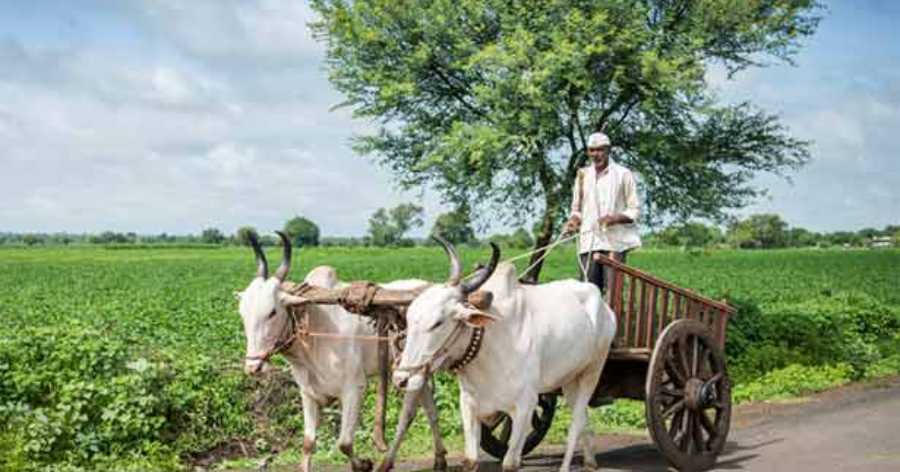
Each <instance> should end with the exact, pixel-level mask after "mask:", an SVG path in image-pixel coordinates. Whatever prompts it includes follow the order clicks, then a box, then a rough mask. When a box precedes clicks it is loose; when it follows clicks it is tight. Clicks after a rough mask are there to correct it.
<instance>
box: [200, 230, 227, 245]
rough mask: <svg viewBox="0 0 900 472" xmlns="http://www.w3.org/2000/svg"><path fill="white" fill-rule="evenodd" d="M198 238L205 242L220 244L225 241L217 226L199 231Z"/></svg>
mask: <svg viewBox="0 0 900 472" xmlns="http://www.w3.org/2000/svg"><path fill="white" fill-rule="evenodd" d="M200 240H201V241H203V242H204V243H206V244H222V243H223V242H225V235H224V234H222V230H220V229H219V228H206V229H204V230H203V232H202V233H200Z"/></svg>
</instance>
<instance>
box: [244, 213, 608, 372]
mask: <svg viewBox="0 0 900 472" xmlns="http://www.w3.org/2000/svg"><path fill="white" fill-rule="evenodd" d="M585 233H591V234H593V230H590V231H583V232H580V233H571V234H568V233H561V234H560V235H559V237H557V238H556V239H555V240H554V241H553V242H551V243H549V244H545V245H544V246H541V247H538V248H535V249H532V250H530V251H526V252H523V253H521V254H518V255H516V256H513V257H509V258H507V259H504V260H503V261H502V262H507V263H508V262H514V261H517V260H519V259H523V258H526V257H530V256H532V255H534V254H536V253H538V252H540V251H544V253H543V254H541V256H540V257H538V258H537V259H536V260H535V261H534V262H532V263H531V264H530V265H529V266H528V267H526V268H525V270H523V271H522V273H521V274H519V277H520V278H521V277H522V276H523V275H525V274H526V273H528V271H530V270H531V269H533V268H534V267H535V266H537V265H538V264H540V263H541V262H542V261H543V260H544V259H545V258H546V257H547V256H548V255H550V252H551V251H552V250H553V249H554V248H556V246H559V245H560V244H563V243H565V242H568V241H571V240H572V239H575V238H580V237H581V235H582V234H585ZM567 234H568V235H567ZM579 267H581V269H582V272H584V271H585V269H584V267H583V266H582V264H581V261H580V260H579ZM476 273H477V270H476V271H473V272H472V273H470V274H468V275H466V276H465V277H464V279H469V278H471V277H472V276H474V275H475V274H476ZM301 290H302V289H301ZM294 310H295V308H292V307H289V308H288V309H287V316H288V324H287V327H286V329H285V330H284V331H282V333H289V334H288V335H287V336H286V337H285V336H284V335H283V334H282V335H280V336H279V337H280V338H282V339H280V340H279V341H277V342H276V343H275V346H273V347H272V348H271V349H269V350H268V351H266V352H264V353H263V354H260V355H253V356H245V359H247V360H259V361H261V362H260V365H262V364H263V363H265V362H268V360H269V359H271V358H272V356H274V355H276V354H279V353H281V352H283V351H284V350H286V349H288V348H290V347H291V346H292V345H293V344H294V342H295V341H296V340H297V339H303V338H323V339H334V340H340V341H374V342H382V341H384V342H391V341H393V340H394V339H395V336H377V335H363V334H335V333H324V332H315V331H309V330H308V329H306V328H304V327H302V326H301V327H298V325H300V323H299V322H298V321H297V318H296V314H295V311H294ZM462 325H463V323H462V322H460V323H459V325H457V328H455V329H454V331H453V332H452V333H451V334H450V336H448V337H447V338H446V339H445V340H444V343H442V344H441V347H440V348H439V349H438V350H437V351H435V353H434V354H432V355H431V356H429V360H428V361H426V362H425V363H423V364H420V365H418V366H413V367H409V368H406V369H404V370H409V371H415V370H418V369H421V368H430V364H431V362H432V361H433V360H434V359H435V358H436V357H437V356H438V355H442V354H445V352H443V351H445V350H446V349H448V347H449V346H450V345H452V344H453V343H454V342H456V340H457V339H458V338H459V336H460V335H461V334H462V331H463V330H462V329H458V328H460V327H462ZM483 336H484V329H483V328H474V332H473V334H472V336H471V338H470V340H469V345H468V347H467V348H466V352H465V354H464V355H463V357H462V358H461V359H459V360H457V361H455V362H454V364H453V365H452V366H451V367H452V368H451V370H453V371H457V372H458V371H459V370H460V369H462V368H463V367H464V366H465V365H467V364H468V363H469V362H471V361H472V359H474V357H475V356H476V355H477V354H478V351H479V350H480V348H481V342H482V340H483Z"/></svg>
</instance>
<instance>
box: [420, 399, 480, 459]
mask: <svg viewBox="0 0 900 472" xmlns="http://www.w3.org/2000/svg"><path fill="white" fill-rule="evenodd" d="M419 401H420V402H421V404H422V407H423V408H425V416H426V417H428V426H429V427H430V428H431V438H432V440H433V441H434V465H433V466H432V470H438V471H443V470H447V449H446V448H445V447H444V439H443V438H442V437H441V427H440V425H438V413H437V406H436V405H435V404H434V389H432V388H431V384H429V383H428V382H425V388H424V389H423V390H422V394H421V395H420V396H419ZM478 424H481V422H480V421H479V422H478Z"/></svg>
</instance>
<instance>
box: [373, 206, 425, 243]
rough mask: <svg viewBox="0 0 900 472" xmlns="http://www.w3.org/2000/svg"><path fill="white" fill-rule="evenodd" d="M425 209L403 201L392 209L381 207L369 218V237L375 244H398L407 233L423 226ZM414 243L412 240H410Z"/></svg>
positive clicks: (402, 241)
mask: <svg viewBox="0 0 900 472" xmlns="http://www.w3.org/2000/svg"><path fill="white" fill-rule="evenodd" d="M424 213H425V210H424V209H423V208H422V207H420V206H418V205H416V204H413V203H401V204H400V205H397V206H395V207H394V208H391V209H389V210H388V209H385V208H379V209H378V210H377V211H376V212H375V213H373V214H372V216H371V217H370V218H369V237H370V238H371V240H372V244H373V245H375V246H396V245H400V244H402V243H404V242H406V241H405V240H404V236H405V235H406V233H407V232H408V231H409V230H411V229H413V228H418V227H420V226H422V224H423V223H424V221H423V220H422V216H423V215H424ZM409 243H410V244H412V242H411V241H410V242H409Z"/></svg>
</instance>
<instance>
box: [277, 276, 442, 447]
mask: <svg viewBox="0 0 900 472" xmlns="http://www.w3.org/2000/svg"><path fill="white" fill-rule="evenodd" d="M281 289H282V290H284V291H285V292H287V293H290V294H291V295H296V296H298V297H303V298H305V299H307V300H309V302H310V303H315V304H320V305H341V306H342V307H343V308H344V309H345V310H347V311H349V312H351V313H354V314H357V315H361V316H366V317H369V318H372V319H373V320H374V321H375V331H376V334H377V335H378V337H379V338H380V339H381V340H380V341H378V396H377V397H375V431H374V438H373V439H374V442H375V448H376V449H378V450H379V451H381V452H384V451H386V450H387V443H386V442H385V439H384V426H385V417H386V412H387V393H388V389H389V385H388V383H389V382H390V346H389V345H388V342H387V341H386V340H385V339H387V338H388V335H389V334H390V331H391V330H394V331H397V332H403V331H405V330H406V307H407V306H409V304H410V303H412V301H413V300H414V299H415V298H416V297H417V296H419V294H420V293H422V290H424V289H421V290H389V289H384V288H381V287H379V286H378V285H377V284H375V283H372V282H369V281H366V280H361V281H354V282H351V283H350V285H349V286H347V287H342V288H335V289H329V288H324V287H315V286H312V285H309V284H307V283H302V284H297V283H294V282H288V281H285V282H282V284H281ZM395 348H397V350H398V352H399V346H395Z"/></svg>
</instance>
